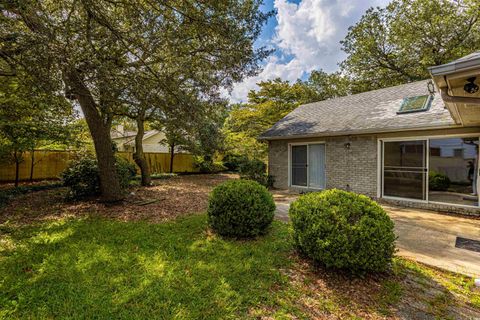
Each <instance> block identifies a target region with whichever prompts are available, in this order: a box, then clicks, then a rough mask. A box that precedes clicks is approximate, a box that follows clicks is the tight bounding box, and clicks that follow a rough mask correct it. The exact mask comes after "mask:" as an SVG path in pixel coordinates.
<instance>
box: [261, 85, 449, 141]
mask: <svg viewBox="0 0 480 320" xmlns="http://www.w3.org/2000/svg"><path fill="white" fill-rule="evenodd" d="M427 84H428V80H424V81H418V82H412V83H407V84H403V85H399V86H395V87H390V88H385V89H379V90H373V91H368V92H363V93H359V94H354V95H350V96H345V97H340V98H335V99H329V100H324V101H320V102H314V103H309V104H304V105H301V106H299V107H298V108H296V109H295V110H294V111H292V112H290V113H289V114H288V115H287V116H285V117H284V118H283V119H282V120H280V121H279V122H277V123H276V124H275V125H273V127H271V128H270V129H269V130H267V131H266V132H264V133H263V134H262V135H261V136H260V138H261V139H266V140H270V139H285V138H290V137H291V138H294V137H297V138H300V137H310V136H312V137H317V136H333V135H346V134H362V133H376V132H392V131H402V130H415V129H433V128H445V127H450V126H452V127H455V126H456V125H455V122H454V121H453V119H452V117H451V116H450V113H449V111H448V110H447V109H446V108H445V105H444V103H443V101H442V98H441V96H440V94H438V93H436V94H435V95H434V97H433V100H432V103H431V106H430V108H429V109H428V110H426V111H422V112H413V113H404V114H397V111H398V110H399V108H400V106H401V105H402V101H403V99H404V98H408V97H414V96H421V95H426V94H429V91H428V87H427Z"/></svg>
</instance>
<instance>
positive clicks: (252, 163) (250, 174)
mask: <svg viewBox="0 0 480 320" xmlns="http://www.w3.org/2000/svg"><path fill="white" fill-rule="evenodd" d="M240 178H242V179H246V180H253V181H256V182H258V183H260V184H261V185H262V186H265V187H267V188H270V187H272V186H273V182H274V180H273V177H272V176H270V175H268V174H267V165H266V164H265V162H263V161H261V160H258V159H253V160H248V159H247V160H245V161H243V162H242V163H241V164H240Z"/></svg>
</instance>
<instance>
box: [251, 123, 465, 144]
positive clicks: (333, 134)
mask: <svg viewBox="0 0 480 320" xmlns="http://www.w3.org/2000/svg"><path fill="white" fill-rule="evenodd" d="M462 127H463V126H462V125H443V126H430V127H425V126H418V127H403V128H392V129H381V130H378V129H365V130H345V131H330V132H321V133H311V134H303V135H289V136H270V137H265V136H263V137H259V138H258V139H259V140H263V141H271V140H290V139H304V138H321V137H336V136H349V135H364V134H378V133H392V132H399V131H418V130H441V129H455V128H462Z"/></svg>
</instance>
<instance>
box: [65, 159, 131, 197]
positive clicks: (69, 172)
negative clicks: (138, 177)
mask: <svg viewBox="0 0 480 320" xmlns="http://www.w3.org/2000/svg"><path fill="white" fill-rule="evenodd" d="M115 168H116V171H117V174H118V178H119V180H120V186H121V187H122V188H123V189H126V188H127V187H128V185H129V184H130V180H131V179H133V178H134V177H135V173H136V170H135V165H133V164H131V163H129V162H128V161H127V160H125V159H123V158H117V159H116V162H115ZM62 180H63V185H64V186H66V187H68V188H69V189H70V192H69V194H68V197H69V198H71V199H81V198H85V197H90V196H95V195H98V194H99V193H100V177H99V172H98V164H97V160H95V159H93V158H91V157H83V158H80V159H78V160H74V161H72V162H70V164H69V166H68V167H67V168H66V169H65V170H64V171H63V172H62Z"/></svg>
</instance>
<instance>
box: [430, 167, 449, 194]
mask: <svg viewBox="0 0 480 320" xmlns="http://www.w3.org/2000/svg"><path fill="white" fill-rule="evenodd" d="M450 183H451V182H450V179H449V178H448V176H447V175H445V174H443V173H440V172H435V171H430V173H429V174H428V188H429V189H430V190H435V191H447V190H448V188H449V187H450Z"/></svg>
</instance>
